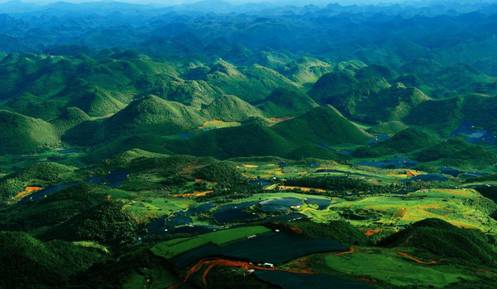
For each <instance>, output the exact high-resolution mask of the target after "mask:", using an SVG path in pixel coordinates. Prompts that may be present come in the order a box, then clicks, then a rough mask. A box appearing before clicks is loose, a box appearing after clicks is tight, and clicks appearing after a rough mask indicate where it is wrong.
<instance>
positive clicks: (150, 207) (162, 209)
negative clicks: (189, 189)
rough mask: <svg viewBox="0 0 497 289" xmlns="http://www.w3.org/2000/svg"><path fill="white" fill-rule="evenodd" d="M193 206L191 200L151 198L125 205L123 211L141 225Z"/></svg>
mask: <svg viewBox="0 0 497 289" xmlns="http://www.w3.org/2000/svg"><path fill="white" fill-rule="evenodd" d="M192 204H194V201H193V200H190V199H179V198H153V197H151V198H148V199H143V200H139V201H131V202H129V203H127V204H126V205H124V207H123V210H124V211H125V212H126V213H129V214H130V215H131V216H132V217H133V218H134V219H135V220H137V221H138V222H139V223H143V222H146V221H148V220H150V219H153V218H158V217H161V216H165V215H169V214H172V213H175V212H178V211H182V210H186V209H188V207H190V205H192Z"/></svg>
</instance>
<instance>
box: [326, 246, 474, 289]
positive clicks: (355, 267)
mask: <svg viewBox="0 0 497 289" xmlns="http://www.w3.org/2000/svg"><path fill="white" fill-rule="evenodd" d="M324 260H325V264H326V266H328V267H329V268H331V269H332V270H335V271H338V272H342V273H346V274H351V275H355V276H367V277H369V278H373V279H376V280H379V281H383V282H385V283H388V284H391V285H394V286H401V287H405V286H415V285H416V286H421V287H424V286H433V287H435V288H443V287H445V286H447V285H449V284H451V283H456V282H459V281H461V280H471V281H475V280H478V279H477V277H475V276H474V275H471V274H470V273H468V271H467V270H464V269H463V268H460V267H458V266H454V265H425V264H418V263H416V262H415V261H413V260H412V259H408V258H405V257H402V255H400V254H399V252H396V251H394V250H389V249H377V248H374V249H373V248H359V249H356V251H355V252H352V253H350V254H342V255H336V254H329V255H326V256H325V257H324ZM430 288H431V287H430Z"/></svg>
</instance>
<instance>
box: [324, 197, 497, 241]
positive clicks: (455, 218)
mask: <svg viewBox="0 0 497 289" xmlns="http://www.w3.org/2000/svg"><path fill="white" fill-rule="evenodd" d="M331 209H332V210H334V209H335V210H352V211H356V212H357V211H365V210H368V211H374V212H375V215H376V216H378V217H379V219H376V223H378V222H379V223H380V224H383V225H390V226H404V225H408V224H411V223H414V222H417V221H420V220H422V219H426V218H438V219H442V220H445V221H447V222H449V223H452V224H453V225H456V226H458V227H463V228H471V229H479V230H481V231H484V232H490V233H497V229H496V228H497V222H496V221H495V220H493V219H492V218H490V217H489V213H491V212H492V211H493V210H494V209H495V204H492V203H491V202H489V201H487V200H485V199H484V198H482V197H481V195H479V194H478V193H477V192H476V191H474V190H469V189H457V190H456V189H432V190H420V191H417V192H413V193H410V194H407V195H406V196H391V195H381V196H372V197H366V198H364V199H360V200H354V201H337V202H336V203H334V204H332V205H331ZM371 222H372V221H371V220H354V221H352V223H353V224H354V225H356V226H359V227H370V226H371V225H372V224H371Z"/></svg>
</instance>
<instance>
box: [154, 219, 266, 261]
mask: <svg viewBox="0 0 497 289" xmlns="http://www.w3.org/2000/svg"><path fill="white" fill-rule="evenodd" d="M269 231H270V230H269V229H268V228H266V227H263V226H250V227H241V228H233V229H228V230H223V231H218V232H211V233H207V234H203V235H199V236H196V237H193V238H179V239H174V240H169V241H165V242H162V243H159V244H157V245H155V246H154V247H152V252H153V253H154V254H155V255H157V256H160V257H164V258H167V259H170V258H173V257H175V256H177V255H179V254H181V253H184V252H187V251H189V250H192V249H195V248H198V247H200V246H203V245H206V244H208V243H213V244H216V245H218V246H222V245H223V244H226V243H228V242H232V241H236V240H239V239H243V238H246V237H248V236H251V235H257V234H263V233H266V232H269Z"/></svg>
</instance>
